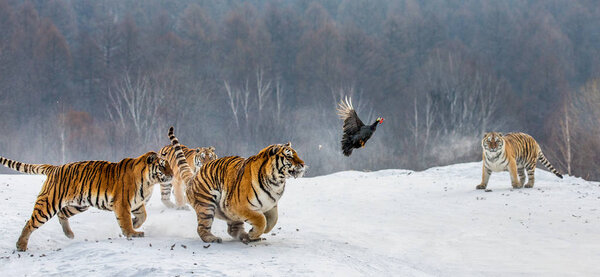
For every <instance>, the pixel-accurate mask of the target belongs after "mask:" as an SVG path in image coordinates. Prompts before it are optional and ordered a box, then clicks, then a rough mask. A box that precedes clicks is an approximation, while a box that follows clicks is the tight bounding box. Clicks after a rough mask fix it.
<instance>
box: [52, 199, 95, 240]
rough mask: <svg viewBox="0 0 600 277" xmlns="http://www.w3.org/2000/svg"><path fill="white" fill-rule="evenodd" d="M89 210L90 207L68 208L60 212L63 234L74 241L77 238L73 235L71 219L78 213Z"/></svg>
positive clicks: (59, 219) (59, 217)
mask: <svg viewBox="0 0 600 277" xmlns="http://www.w3.org/2000/svg"><path fill="white" fill-rule="evenodd" d="M88 208H89V207H77V206H66V207H64V208H62V209H61V210H60V211H59V212H58V214H57V216H58V221H59V222H60V225H61V226H62V229H63V233H65V236H67V238H70V239H72V238H74V237H75V235H73V231H72V230H71V226H70V225H69V218H70V217H72V216H74V215H76V214H78V213H82V212H85V211H86V210H87V209H88Z"/></svg>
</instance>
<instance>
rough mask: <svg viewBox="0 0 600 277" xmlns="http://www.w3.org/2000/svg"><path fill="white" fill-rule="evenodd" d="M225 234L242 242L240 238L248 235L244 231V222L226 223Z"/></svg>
mask: <svg viewBox="0 0 600 277" xmlns="http://www.w3.org/2000/svg"><path fill="white" fill-rule="evenodd" d="M227 233H228V234H229V235H230V236H231V237H232V238H236V239H239V240H242V238H244V237H247V236H248V234H247V233H246V231H245V230H244V222H242V221H234V222H227Z"/></svg>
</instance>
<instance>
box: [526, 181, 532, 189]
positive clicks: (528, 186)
mask: <svg viewBox="0 0 600 277" xmlns="http://www.w3.org/2000/svg"><path fill="white" fill-rule="evenodd" d="M525 187H526V188H528V189H530V188H532V187H533V182H529V183H527V184H525Z"/></svg>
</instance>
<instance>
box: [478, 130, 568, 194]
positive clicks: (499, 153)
mask: <svg viewBox="0 0 600 277" xmlns="http://www.w3.org/2000/svg"><path fill="white" fill-rule="evenodd" d="M481 147H482V148H483V173H482V178H481V184H479V185H478V186H477V189H485V188H486V187H487V184H488V180H489V179H490V175H491V174H492V171H495V172H498V171H506V170H508V172H509V173H510V180H511V182H512V186H513V188H517V189H518V188H522V187H523V185H525V187H526V188H532V187H533V182H534V180H535V179H534V176H533V173H534V171H535V166H536V162H537V161H538V160H539V161H540V162H541V163H542V164H543V165H545V166H546V167H547V168H548V169H549V170H550V171H551V172H552V173H554V174H555V175H556V176H558V177H559V178H561V179H562V175H560V173H558V171H557V170H556V169H554V167H553V166H552V165H551V164H550V162H548V160H547V159H546V157H545V156H544V153H542V150H541V149H540V146H539V145H538V143H537V142H536V141H535V139H533V138H532V137H531V136H530V135H528V134H524V133H510V134H506V135H502V134H501V133H496V132H490V133H486V134H485V135H484V137H483V140H482V141H481ZM525 170H527V178H528V181H527V184H525ZM517 176H518V177H517Z"/></svg>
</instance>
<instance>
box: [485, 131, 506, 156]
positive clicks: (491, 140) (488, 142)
mask: <svg viewBox="0 0 600 277" xmlns="http://www.w3.org/2000/svg"><path fill="white" fill-rule="evenodd" d="M481 147H483V150H485V151H488V152H492V153H495V152H498V151H504V137H502V133H497V132H489V133H486V134H485V135H484V136H483V140H482V141H481Z"/></svg>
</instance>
